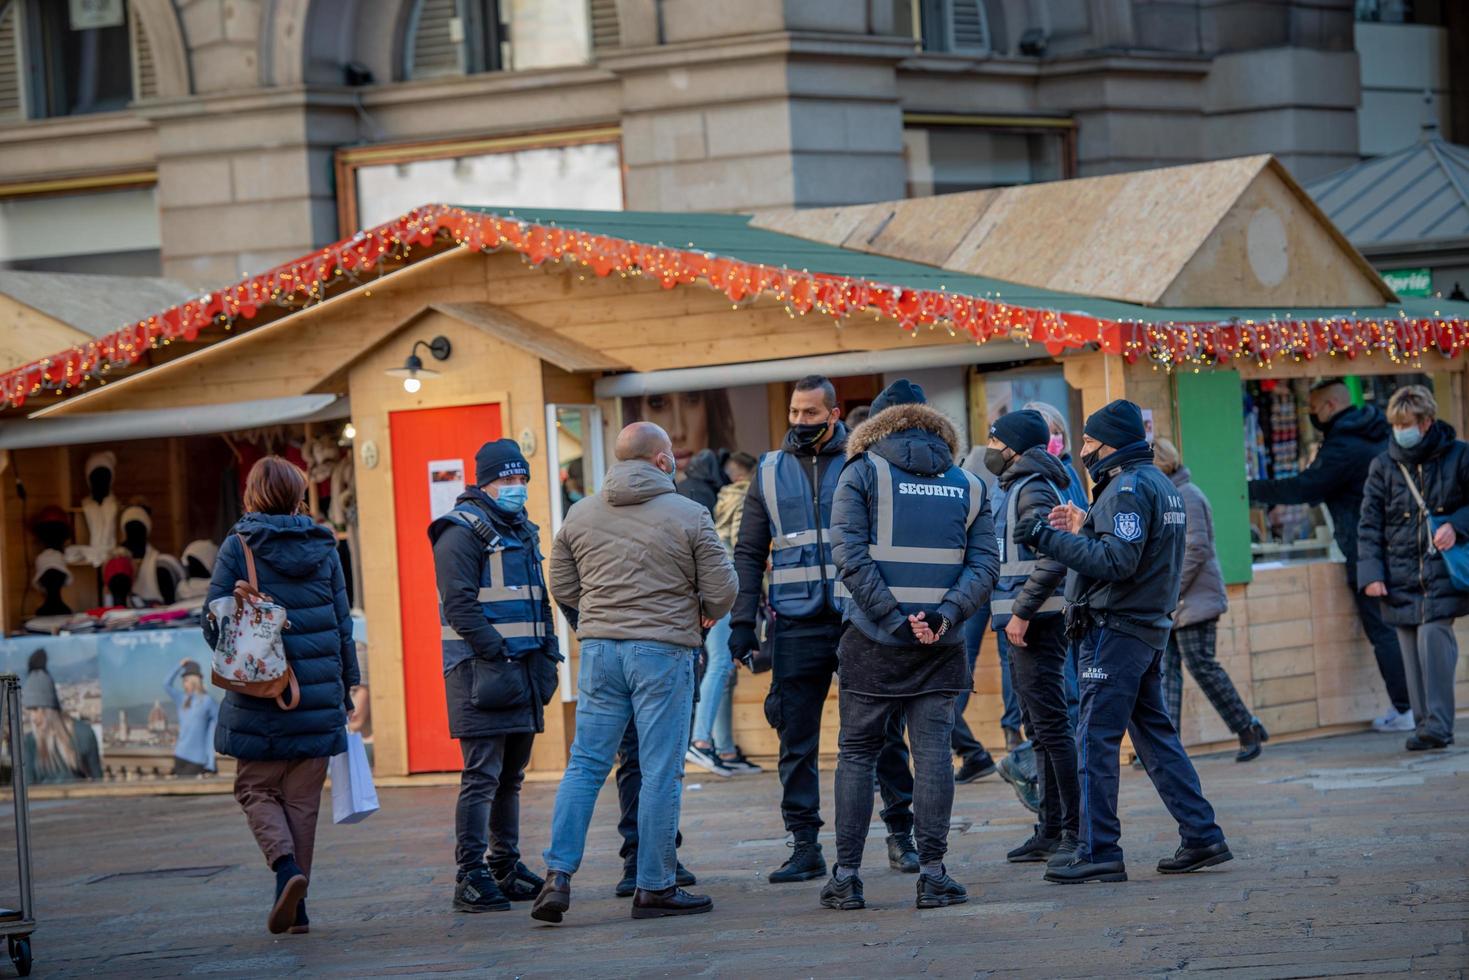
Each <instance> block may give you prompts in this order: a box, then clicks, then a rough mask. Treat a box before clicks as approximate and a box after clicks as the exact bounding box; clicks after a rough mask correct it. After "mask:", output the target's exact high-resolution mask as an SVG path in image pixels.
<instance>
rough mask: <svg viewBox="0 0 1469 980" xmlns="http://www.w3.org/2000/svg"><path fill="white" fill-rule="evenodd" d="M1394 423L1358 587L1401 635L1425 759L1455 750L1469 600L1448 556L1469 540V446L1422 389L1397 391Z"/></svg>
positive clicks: (1369, 496) (1365, 501) (1372, 501)
mask: <svg viewBox="0 0 1469 980" xmlns="http://www.w3.org/2000/svg"><path fill="white" fill-rule="evenodd" d="M1387 420H1388V422H1389V423H1390V424H1391V425H1392V442H1390V443H1388V447H1387V452H1386V453H1384V454H1383V455H1381V456H1378V457H1377V458H1376V459H1374V460H1373V461H1372V468H1371V469H1370V470H1368V471H1367V484H1366V486H1365V487H1364V488H1363V490H1362V520H1361V525H1360V529H1359V531H1358V539H1357V572H1358V575H1357V581H1359V582H1362V583H1363V586H1362V591H1363V592H1365V593H1366V594H1367V595H1368V596H1372V597H1375V598H1378V599H1381V600H1382V618H1383V619H1384V620H1386V621H1387V623H1388V624H1389V625H1391V626H1394V627H1396V628H1397V632H1398V645H1399V646H1400V647H1401V648H1402V654H1403V668H1404V672H1405V673H1406V674H1407V679H1408V699H1409V701H1411V702H1412V705H1413V718H1414V720H1415V721H1416V722H1417V730H1416V731H1415V732H1414V733H1413V734H1412V735H1410V736H1409V737H1408V741H1407V749H1408V751H1409V752H1421V751H1423V750H1425V749H1441V748H1444V747H1445V746H1448V745H1452V744H1453V741H1454V669H1455V667H1456V666H1457V664H1458V661H1459V646H1458V642H1457V641H1456V640H1455V639H1454V620H1455V619H1456V618H1458V617H1459V616H1463V615H1466V614H1469V592H1466V591H1465V590H1464V589H1462V588H1460V587H1459V586H1458V585H1456V584H1455V582H1454V580H1453V576H1452V575H1451V574H1450V572H1449V567H1448V564H1447V563H1446V562H1445V561H1444V557H1443V552H1445V551H1447V550H1448V549H1450V548H1452V547H1454V546H1455V545H1456V544H1459V543H1460V542H1462V541H1463V540H1464V539H1465V538H1469V445H1466V444H1465V443H1464V442H1463V440H1461V439H1456V438H1455V433H1454V428H1453V426H1451V425H1449V424H1448V423H1447V422H1444V421H1442V420H1440V419H1439V418H1438V404H1437V403H1436V402H1435V401H1434V400H1433V394H1432V393H1431V392H1430V391H1429V390H1428V389H1427V388H1425V387H1423V386H1422V385H1408V386H1406V387H1404V388H1399V389H1398V390H1397V391H1395V392H1394V393H1393V396H1392V398H1391V399H1390V400H1389V401H1388V403H1387Z"/></svg>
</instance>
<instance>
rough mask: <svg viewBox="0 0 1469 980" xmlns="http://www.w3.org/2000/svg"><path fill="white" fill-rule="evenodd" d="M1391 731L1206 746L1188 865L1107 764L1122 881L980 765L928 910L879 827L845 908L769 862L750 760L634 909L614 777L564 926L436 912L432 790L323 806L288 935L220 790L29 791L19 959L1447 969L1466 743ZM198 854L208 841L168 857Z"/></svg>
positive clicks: (738, 968)
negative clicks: (1212, 825)
mask: <svg viewBox="0 0 1469 980" xmlns="http://www.w3.org/2000/svg"><path fill="white" fill-rule="evenodd" d="M1401 746H1402V739H1401V737H1394V736H1385V735H1383V736H1379V735H1353V736H1346V737H1339V738H1332V739H1323V740H1318V741H1314V742H1302V743H1296V744H1292V745H1282V746H1277V745H1274V744H1272V745H1270V746H1267V748H1266V752H1265V755H1264V757H1263V758H1262V759H1261V760H1260V761H1258V762H1256V763H1252V764H1249V765H1236V764H1234V762H1233V761H1232V759H1231V758H1230V757H1228V756H1215V757H1211V758H1204V759H1201V760H1199V768H1200V771H1201V774H1202V776H1203V781H1204V787H1205V791H1206V792H1207V794H1208V795H1209V796H1210V797H1211V798H1212V799H1213V801H1214V803H1215V805H1216V807H1217V808H1218V810H1219V814H1220V823H1221V824H1222V825H1223V826H1224V828H1225V831H1226V833H1228V834H1229V838H1230V842H1231V844H1232V846H1233V848H1234V853H1235V855H1236V858H1237V859H1236V860H1235V861H1234V862H1233V863H1232V864H1228V865H1225V866H1224V867H1222V868H1219V869H1216V870H1213V871H1209V872H1205V873H1203V874H1199V875H1193V876H1185V877H1162V876H1160V875H1158V874H1157V873H1156V872H1155V871H1154V870H1153V867H1152V866H1153V864H1154V863H1155V862H1156V860H1157V859H1158V858H1159V857H1162V856H1164V855H1165V854H1169V853H1171V852H1172V850H1173V849H1174V847H1175V846H1176V843H1177V837H1176V834H1175V832H1174V829H1173V827H1172V825H1171V822H1170V820H1169V818H1168V815H1167V813H1166V812H1165V811H1164V809H1163V807H1162V805H1161V804H1160V803H1159V801H1158V798H1157V796H1156V795H1155V794H1154V793H1153V792H1152V788H1151V786H1150V785H1149V783H1148V781H1147V778H1146V776H1145V775H1144V774H1142V773H1140V772H1136V771H1133V770H1130V769H1124V771H1123V805H1122V812H1123V819H1124V822H1125V834H1126V836H1125V838H1124V841H1123V844H1124V846H1125V847H1126V848H1127V851H1128V857H1129V872H1130V874H1131V876H1132V881H1130V882H1128V883H1127V884H1120V885H1088V886H1082V887H1074V886H1073V887H1063V886H1056V885H1048V884H1046V883H1045V882H1043V881H1041V880H1040V872H1039V870H1037V869H1036V868H1035V866H1033V865H1030V866H1014V865H1007V864H1005V862H1004V853H1005V851H1006V849H1008V848H1009V847H1013V846H1014V845H1015V844H1017V843H1018V842H1019V841H1020V840H1021V839H1023V838H1024V837H1025V836H1026V835H1027V833H1028V830H1029V821H1028V819H1027V815H1026V814H1025V813H1024V812H1023V811H1021V810H1020V808H1019V806H1018V805H1017V804H1016V802H1015V800H1014V797H1013V795H1012V794H1011V791H1010V789H1009V788H1008V787H1007V786H1005V785H1004V784H1003V783H1000V782H999V781H998V779H997V778H994V777H991V778H990V779H987V780H984V781H982V782H980V783H978V784H973V785H969V786H960V787H959V788H958V795H957V800H956V803H955V813H954V826H955V832H954V833H953V835H952V836H951V838H950V854H949V867H950V870H951V872H952V873H953V874H954V875H955V876H956V877H957V878H958V879H959V880H960V881H962V882H965V883H966V884H967V885H968V887H969V890H970V895H971V900H970V903H969V904H968V905H963V906H956V907H952V908H949V909H944V910H937V911H930V912H918V911H917V910H915V909H914V907H913V895H914V890H913V887H914V879H913V878H912V877H909V876H905V875H901V874H898V873H896V872H891V871H889V870H888V869H887V866H886V862H885V861H884V860H883V857H884V853H883V851H882V847H881V844H882V840H881V834H882V831H881V830H880V829H874V832H873V833H874V838H873V839H872V840H871V842H870V846H869V848H868V855H867V856H868V867H867V868H866V870H865V873H864V880H865V882H866V888H867V898H868V901H869V903H870V906H869V908H868V909H867V910H866V911H863V912H849V913H840V912H832V911H827V910H824V909H822V908H820V907H819V906H818V904H817V893H818V891H819V889H820V886H821V883H820V882H810V883H806V884H800V885H786V886H779V887H778V886H773V885H769V884H767V883H766V882H765V879H764V875H765V873H766V872H767V871H769V870H770V869H771V868H772V867H774V866H775V865H776V864H777V863H778V862H779V861H781V860H783V859H784V855H785V854H786V853H787V851H786V848H785V843H784V838H783V837H782V835H781V830H780V823H779V816H778V807H777V801H778V797H779V785H778V783H777V781H776V779H775V777H774V776H773V775H769V774H767V775H764V776H759V777H747V778H744V779H740V780H734V781H717V780H715V779H714V778H713V777H708V776H705V775H704V774H702V773H696V772H690V774H689V776H688V783H687V788H686V793H685V804H684V818H683V831H684V834H685V835H686V838H687V843H686V846H685V848H684V850H683V852H682V855H681V856H682V857H683V859H684V860H685V862H686V863H687V864H688V865H689V866H690V867H691V868H692V869H693V870H694V871H695V872H696V873H697V874H698V876H699V888H698V889H696V890H700V891H707V892H708V893H709V894H710V895H712V896H713V897H714V901H715V911H714V913H713V914H711V915H704V916H697V917H693V918H685V919H669V920H654V921H642V922H637V921H633V920H632V919H630V918H629V917H628V907H629V903H628V901H626V900H618V899H614V898H613V897H612V896H611V891H612V886H613V884H614V883H615V881H616V879H617V877H618V872H619V862H618V861H617V858H616V849H617V845H618V841H617V838H616V833H615V828H614V823H615V814H616V810H615V806H616V804H615V800H614V797H613V794H612V792H611V790H610V785H609V789H608V791H607V792H604V794H603V796H602V800H601V806H600V808H599V810H598V813H597V818H596V820H595V822H594V827H593V831H592V835H591V841H590V848H589V852H588V860H587V862H586V864H585V865H584V867H583V870H582V872H581V873H580V874H578V875H577V876H576V878H575V879H574V880H573V904H572V909H571V912H570V914H569V916H568V919H567V922H566V923H565V924H563V925H562V926H559V927H553V926H545V925H541V924H539V923H533V922H532V920H531V919H530V917H529V915H528V910H527V909H526V908H525V907H524V906H517V907H516V908H515V910H514V911H512V912H508V913H492V914H486V915H478V916H464V915H455V914H453V913H452V912H451V911H450V910H449V900H450V891H451V888H452V882H453V869H452V867H451V855H452V840H451V837H452V828H453V800H454V790H453V789H450V788H429V789H396V790H384V791H383V793H382V797H383V804H384V808H383V810H382V812H380V813H378V814H377V815H375V816H374V817H372V818H371V819H369V820H368V821H366V822H365V823H362V824H359V825H355V826H344V827H338V826H333V825H331V824H330V823H327V824H325V825H324V826H323V828H322V833H321V838H320V843H319V845H318V848H317V855H316V868H317V878H316V880H315V881H314V882H313V884H312V890H311V899H310V905H311V913H312V920H313V925H312V929H313V932H312V934H311V935H309V936H282V937H273V936H271V935H269V934H268V933H267V932H266V931H265V926H264V919H265V909H266V905H267V902H268V900H269V897H270V889H271V883H272V878H271V876H270V875H269V873H268V872H267V870H266V868H265V867H264V865H263V862H262V861H261V859H260V857H259V853H258V852H257V851H256V849H255V846H254V844H253V842H252V841H251V839H250V837H249V835H248V833H247V831H246V829H245V822H244V819H243V818H242V817H241V816H240V814H239V812H238V811H237V809H236V808H235V805H234V803H233V801H232V800H231V799H230V798H229V797H197V798H173V799H159V798H143V799H121V800H62V801H47V802H42V803H37V804H36V805H35V807H34V812H33V823H34V832H35V837H36V841H37V848H36V875H37V883H38V897H37V904H38V908H39V917H40V928H39V931H38V932H37V933H36V935H35V937H34V944H35V957H36V974H35V975H37V976H44V977H67V976H81V975H98V976H107V977H132V976H183V975H207V976H248V977H267V976H271V977H277V976H326V975H331V976H368V975H418V974H427V975H438V976H525V977H540V976H572V977H602V976H632V975H657V976H664V975H715V976H735V977H756V976H759V977H766V976H770V977H785V976H790V977H806V976H880V977H907V976H915V975H920V974H922V975H929V976H943V977H949V976H991V975H995V976H1037V977H1066V976H1090V975H1130V976H1138V975H1157V974H1164V973H1173V972H1179V973H1185V974H1202V975H1205V976H1207V977H1209V978H1221V980H1222V978H1228V977H1305V976H1319V975H1337V974H1361V975H1367V974H1372V975H1379V976H1380V975H1385V974H1400V973H1402V974H1406V973H1409V972H1412V973H1414V974H1420V975H1428V976H1462V975H1464V973H1465V972H1469V947H1466V944H1465V930H1466V928H1469V925H1466V924H1469V749H1459V750H1457V751H1449V752H1442V753H1433V754H1427V755H1417V756H1408V755H1406V754H1405V753H1403V751H1402V748H1401ZM824 775H825V776H826V780H825V791H826V793H827V796H826V799H827V800H830V798H831V797H830V785H831V784H830V773H825V774H824ZM554 793H555V784H552V783H538V784H533V785H529V786H527V787H526V801H525V804H526V805H525V808H524V815H523V829H524V833H523V837H524V843H525V845H526V853H527V858H528V860H527V863H528V864H529V865H530V866H531V867H532V868H534V869H536V870H540V869H541V861H540V858H539V851H540V849H541V848H542V847H544V846H545V843H546V828H547V824H548V820H549V813H550V808H551V803H552V799H553V797H554ZM827 809H828V812H829V811H830V806H829V805H828V808H827ZM327 812H328V813H330V806H329V805H328V806H327ZM0 816H3V817H5V818H8V813H4V814H0ZM4 826H5V821H0V829H3V828H4ZM833 852H834V847H833V846H832V845H831V843H830V838H829V837H828V839H827V854H828V858H829V859H830V857H831V855H832V854H833ZM8 861H9V857H8V856H7V855H5V854H3V853H0V862H8ZM206 865H215V866H223V867H222V868H221V869H220V870H217V871H216V872H214V873H212V874H210V873H208V871H207V870H206V871H203V872H198V873H197V876H188V875H187V874H180V873H179V872H178V870H177V869H186V868H196V867H198V866H206ZM6 866H9V867H13V865H11V864H8V863H4V864H0V867H6ZM170 869H173V873H172V874H154V875H152V876H148V875H145V874H140V873H145V872H167V871H169V870H170ZM103 876H118V877H103ZM0 963H3V960H0ZM3 973H4V971H3V970H0V974H3Z"/></svg>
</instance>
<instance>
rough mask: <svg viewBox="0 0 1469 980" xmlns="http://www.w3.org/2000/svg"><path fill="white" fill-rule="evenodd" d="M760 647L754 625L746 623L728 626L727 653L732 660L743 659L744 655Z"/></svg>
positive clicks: (746, 655)
mask: <svg viewBox="0 0 1469 980" xmlns="http://www.w3.org/2000/svg"><path fill="white" fill-rule="evenodd" d="M759 649H760V637H758V636H756V635H755V627H754V626H751V625H749V624H746V623H741V624H739V625H737V626H731V627H730V628H729V655H730V658H731V659H733V660H739V661H744V660H745V658H746V657H748V656H749V655H750V654H752V653H754V652H755V651H756V650H759Z"/></svg>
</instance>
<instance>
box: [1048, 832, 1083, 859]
mask: <svg viewBox="0 0 1469 980" xmlns="http://www.w3.org/2000/svg"><path fill="white" fill-rule="evenodd" d="M1079 847H1081V844H1080V842H1079V841H1077V839H1076V835H1075V834H1073V833H1072V832H1071V831H1069V830H1067V831H1063V832H1062V833H1061V843H1059V844H1057V845H1056V853H1055V854H1052V855H1051V857H1050V859H1049V860H1047V861H1046V867H1047V868H1061V867H1065V866H1066V865H1068V864H1070V863H1071V862H1072V861H1074V860H1076V851H1077V849H1078V848H1079Z"/></svg>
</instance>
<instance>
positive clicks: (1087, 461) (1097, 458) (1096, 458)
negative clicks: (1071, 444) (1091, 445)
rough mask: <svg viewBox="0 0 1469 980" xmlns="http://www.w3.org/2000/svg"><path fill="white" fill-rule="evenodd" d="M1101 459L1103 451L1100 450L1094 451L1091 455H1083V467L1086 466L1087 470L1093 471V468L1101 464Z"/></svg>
mask: <svg viewBox="0 0 1469 980" xmlns="http://www.w3.org/2000/svg"><path fill="white" fill-rule="evenodd" d="M1101 458H1102V450H1101V449H1100V448H1098V449H1093V450H1092V451H1091V452H1089V453H1082V455H1081V465H1082V466H1085V467H1086V468H1087V469H1091V468H1092V467H1094V466H1096V465H1097V463H1099V462H1101Z"/></svg>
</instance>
